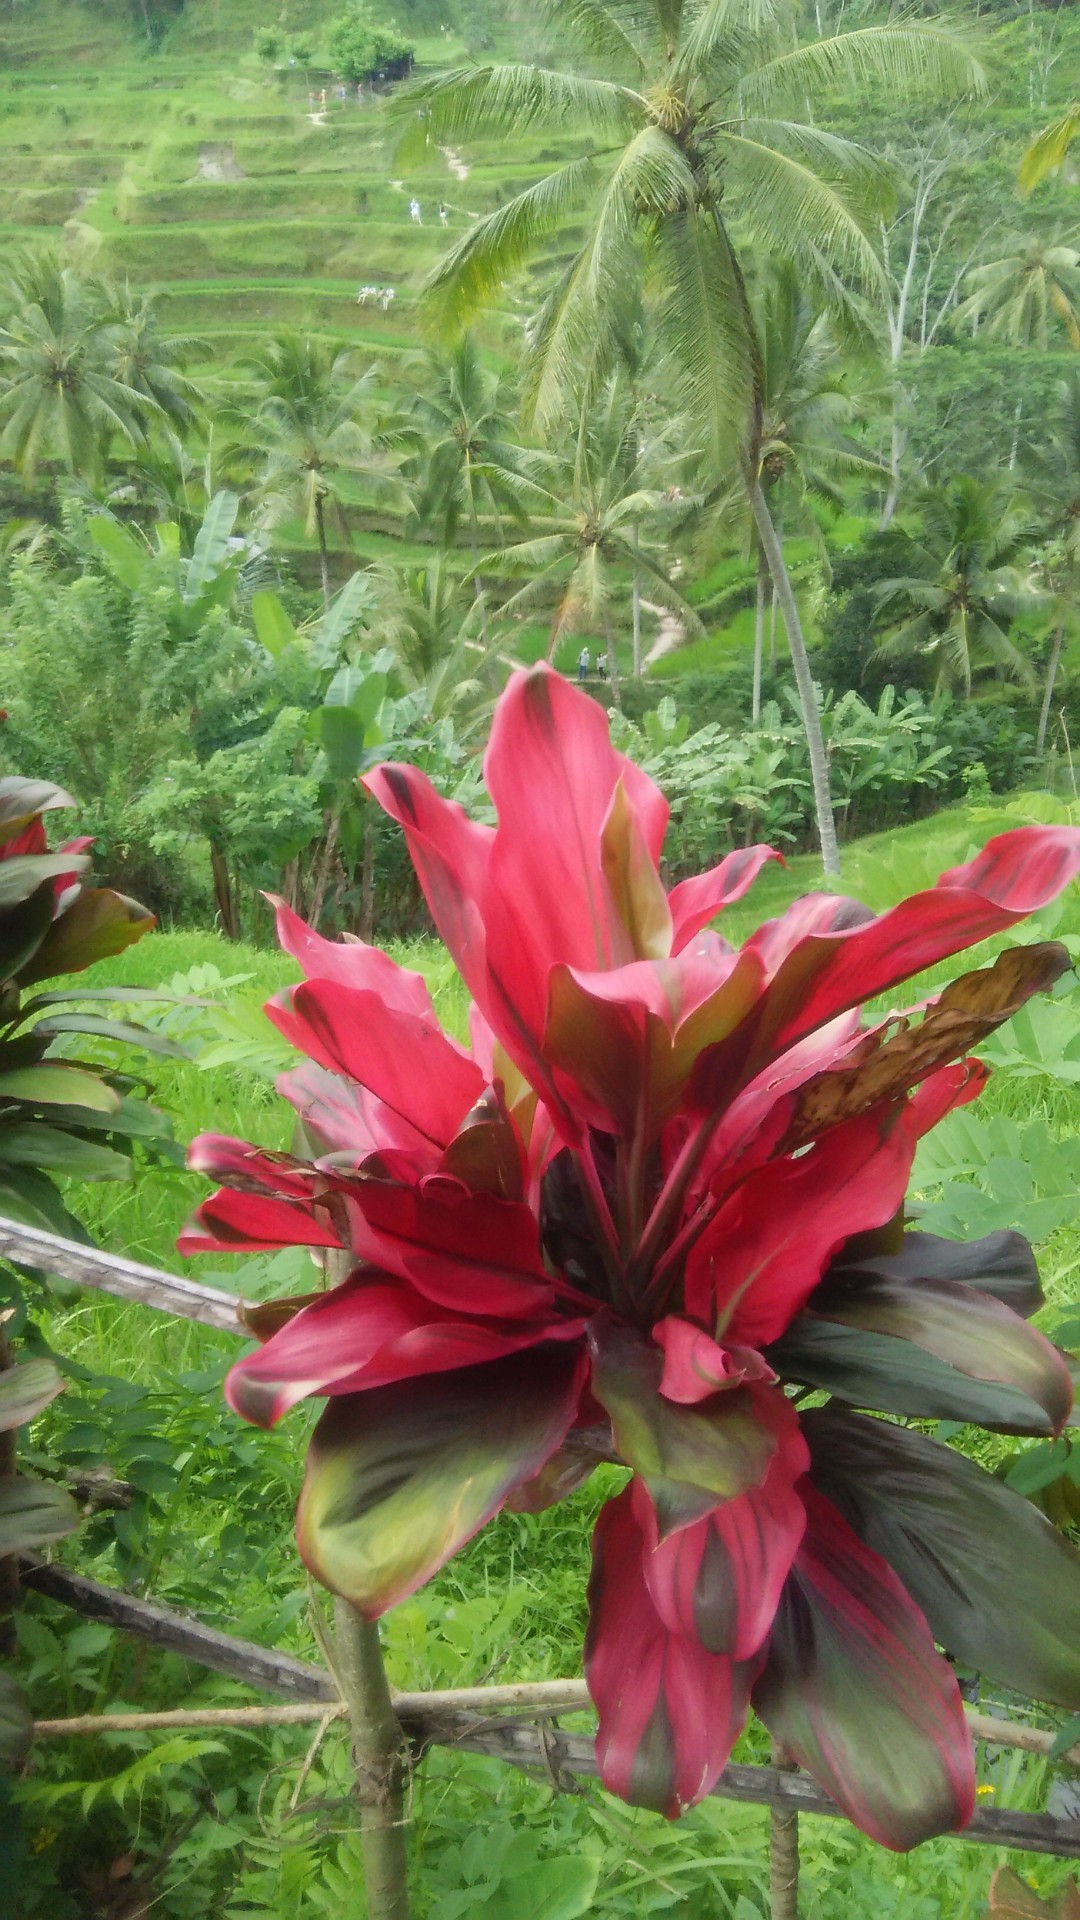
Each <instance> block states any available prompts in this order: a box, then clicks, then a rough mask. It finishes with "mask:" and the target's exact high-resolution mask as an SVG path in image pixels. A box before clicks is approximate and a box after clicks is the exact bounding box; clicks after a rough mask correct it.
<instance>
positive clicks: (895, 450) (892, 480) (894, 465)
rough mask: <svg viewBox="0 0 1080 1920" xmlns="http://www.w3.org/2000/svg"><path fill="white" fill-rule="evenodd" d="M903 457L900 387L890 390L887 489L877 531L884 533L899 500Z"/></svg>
mask: <svg viewBox="0 0 1080 1920" xmlns="http://www.w3.org/2000/svg"><path fill="white" fill-rule="evenodd" d="M903 459H904V433H903V430H902V428H901V425H900V389H899V387H894V388H893V392H892V426H891V430H890V436H889V491H888V493H887V494H886V495H885V500H884V503H883V505H882V509H881V517H880V519H879V520H878V532H879V533H884V532H885V530H886V528H887V527H890V526H891V525H892V518H893V515H894V513H895V512H896V509H897V505H898V503H899V500H900V470H901V467H902V465H903Z"/></svg>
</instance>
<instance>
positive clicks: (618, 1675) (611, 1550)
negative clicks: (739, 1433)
mask: <svg viewBox="0 0 1080 1920" xmlns="http://www.w3.org/2000/svg"><path fill="white" fill-rule="evenodd" d="M632 1502H633V1492H632V1488H631V1487H627V1488H625V1490H624V1491H623V1492H622V1493H621V1494H619V1496H618V1498H617V1499H615V1500H609V1501H608V1503H607V1505H606V1506H605V1507H604V1508H603V1510H602V1512H601V1514H600V1518H599V1520H598V1521H597V1523H596V1532H595V1534H594V1535H593V1566H592V1577H591V1579H590V1581H589V1628H588V1632H587V1634H586V1637H585V1678H586V1680H587V1681H588V1686H589V1692H590V1694H591V1695H592V1698H593V1700H594V1701H595V1703H596V1709H597V1713H598V1715H599V1722H600V1724H599V1727H598V1730H597V1735H596V1757H597V1761H598V1763H599V1767H600V1777H601V1779H602V1780H603V1782H604V1785H605V1786H606V1787H609V1788H610V1789H611V1791H612V1792H613V1793H617V1794H620V1795H621V1797H622V1798H623V1799H624V1800H629V1801H630V1803H631V1805H633V1806H638V1807H652V1808H653V1809H654V1810H655V1811H656V1812H657V1813H664V1814H666V1815H667V1816H668V1818H669V1819H674V1818H675V1817H676V1816H677V1815H678V1814H680V1813H681V1812H682V1810H683V1808H684V1807H689V1806H693V1805H694V1803H695V1802H696V1801H698V1800H700V1799H702V1798H703V1796H704V1795H705V1794H707V1793H708V1792H709V1790H710V1788H711V1787H713V1786H715V1784H716V1781H717V1779H718V1778H719V1775H720V1773H721V1772H722V1770H723V1768H724V1766H725V1764H726V1762H727V1758H728V1755H729V1754H730V1752H731V1749H732V1747H733V1745H734V1743H735V1740H736V1738H737V1737H738V1734H739V1732H740V1730H741V1728H742V1725H743V1721H744V1720H745V1718H746V1708H747V1700H748V1697H749V1691H750V1683H751V1679H752V1675H753V1671H754V1669H753V1666H752V1665H741V1664H738V1663H736V1662H735V1661H733V1660H729V1659H727V1658H726V1657H725V1656H724V1655H723V1654H710V1653H706V1651H705V1649H704V1647H702V1646H701V1645H700V1643H699V1642H698V1641H696V1640H693V1639H688V1638H686V1637H685V1636H684V1635H681V1634H674V1633H671V1632H669V1630H668V1629H667V1628H666V1627H665V1625H664V1623H663V1621H662V1620H661V1619H660V1616H659V1614H658V1613H657V1611H656V1608H655V1607H654V1605H653V1603H652V1600H651V1599H650V1597H649V1592H648V1588H647V1587H646V1585H645V1580H644V1575H643V1570H642V1560H643V1555H644V1553H645V1551H646V1543H645V1540H644V1538H643V1536H642V1533H641V1529H640V1527H639V1526H638V1523H637V1520H636V1519H635V1516H634V1510H633V1504H632Z"/></svg>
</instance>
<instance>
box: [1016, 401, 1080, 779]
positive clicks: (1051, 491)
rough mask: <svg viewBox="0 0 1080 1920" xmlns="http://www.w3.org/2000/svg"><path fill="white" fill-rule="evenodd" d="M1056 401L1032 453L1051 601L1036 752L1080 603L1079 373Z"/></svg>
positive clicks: (1032, 487) (1031, 480) (1032, 485)
mask: <svg viewBox="0 0 1080 1920" xmlns="http://www.w3.org/2000/svg"><path fill="white" fill-rule="evenodd" d="M1058 396H1059V404H1058V407H1057V409H1056V411H1054V412H1053V413H1052V414H1051V415H1050V417H1049V420H1048V426H1047V431H1046V435H1045V437H1044V438H1043V439H1042V440H1041V441H1040V443H1039V445H1038V446H1037V447H1034V448H1032V449H1031V451H1030V453H1029V462H1030V471H1029V475H1028V489H1029V493H1030V497H1031V502H1032V506H1033V509H1034V512H1035V516H1036V519H1037V521H1038V523H1039V527H1040V530H1041V531H1042V532H1043V534H1044V535H1045V537H1046V541H1047V544H1046V546H1045V547H1044V548H1043V549H1042V555H1041V566H1042V572H1043V574H1044V577H1045V579H1046V585H1047V588H1048V591H1049V594H1050V597H1051V601H1052V612H1051V629H1050V632H1051V641H1050V658H1049V660H1048V662H1047V667H1046V679H1045V681H1044V683H1043V697H1042V707H1041V709H1040V712H1039V728H1038V733H1037V735H1036V739H1035V748H1036V751H1037V752H1038V753H1041V752H1042V750H1043V748H1044V747H1045V745H1046V729H1047V723H1048V721H1049V719H1050V703H1051V701H1052V700H1053V697H1054V684H1055V681H1056V680H1057V672H1058V666H1059V664H1060V661H1061V649H1062V645H1063V643H1064V640H1065V635H1066V633H1067V632H1068V631H1069V630H1070V629H1072V630H1073V631H1075V629H1076V625H1077V603H1078V599H1080V374H1077V373H1073V374H1070V376H1069V378H1068V379H1067V380H1063V381H1062V382H1061V385H1060V387H1059V388H1058Z"/></svg>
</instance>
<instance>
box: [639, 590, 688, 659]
mask: <svg viewBox="0 0 1080 1920" xmlns="http://www.w3.org/2000/svg"><path fill="white" fill-rule="evenodd" d="M641 604H642V606H643V607H644V608H645V610H646V612H648V613H655V615H656V617H657V619H658V620H659V622H660V627H659V631H658V632H657V635H656V639H655V640H654V641H653V643H652V646H651V647H650V648H649V651H648V653H647V654H646V655H645V665H646V666H647V667H650V666H651V665H652V663H653V661H654V660H662V659H663V658H664V655H665V654H666V653H677V652H678V650H679V648H680V647H684V646H685V645H686V628H685V627H684V626H683V623H682V621H681V620H680V619H679V616H678V614H677V613H672V612H671V611H670V609H669V608H668V607H658V606H657V604H656V602H655V600H643V601H642V603H641Z"/></svg>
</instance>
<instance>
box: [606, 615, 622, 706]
mask: <svg viewBox="0 0 1080 1920" xmlns="http://www.w3.org/2000/svg"><path fill="white" fill-rule="evenodd" d="M604 632H605V634H606V635H607V664H608V673H609V675H610V677H611V697H612V699H613V700H614V702H615V705H616V706H617V707H618V709H619V712H620V713H621V712H622V688H621V687H620V685H619V667H618V662H617V661H616V659H615V629H614V627H613V626H612V624H611V614H610V612H609V610H608V609H607V608H606V607H605V609H604Z"/></svg>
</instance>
